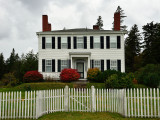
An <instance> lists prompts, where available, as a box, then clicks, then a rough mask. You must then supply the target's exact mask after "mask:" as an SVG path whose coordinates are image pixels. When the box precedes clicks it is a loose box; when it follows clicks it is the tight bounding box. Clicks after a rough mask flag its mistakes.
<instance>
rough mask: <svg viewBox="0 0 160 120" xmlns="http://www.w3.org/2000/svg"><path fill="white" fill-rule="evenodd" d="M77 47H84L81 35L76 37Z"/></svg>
mask: <svg viewBox="0 0 160 120" xmlns="http://www.w3.org/2000/svg"><path fill="white" fill-rule="evenodd" d="M77 48H84V41H83V37H77Z"/></svg>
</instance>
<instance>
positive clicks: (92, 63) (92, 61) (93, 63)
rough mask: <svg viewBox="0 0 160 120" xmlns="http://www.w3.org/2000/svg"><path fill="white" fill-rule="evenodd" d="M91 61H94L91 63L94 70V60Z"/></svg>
mask: <svg viewBox="0 0 160 120" xmlns="http://www.w3.org/2000/svg"><path fill="white" fill-rule="evenodd" d="M91 61H92V62H91V63H92V68H94V60H91Z"/></svg>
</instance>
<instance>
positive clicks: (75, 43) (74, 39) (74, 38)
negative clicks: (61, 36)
mask: <svg viewBox="0 0 160 120" xmlns="http://www.w3.org/2000/svg"><path fill="white" fill-rule="evenodd" d="M73 41H74V42H73V46H74V49H77V37H73Z"/></svg>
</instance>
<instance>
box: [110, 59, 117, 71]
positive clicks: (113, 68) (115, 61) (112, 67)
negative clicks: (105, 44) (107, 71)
mask: <svg viewBox="0 0 160 120" xmlns="http://www.w3.org/2000/svg"><path fill="white" fill-rule="evenodd" d="M111 70H117V60H111Z"/></svg>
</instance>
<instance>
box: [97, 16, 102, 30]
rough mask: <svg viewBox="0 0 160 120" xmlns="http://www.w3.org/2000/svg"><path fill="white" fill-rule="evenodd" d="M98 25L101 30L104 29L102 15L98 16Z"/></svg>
mask: <svg viewBox="0 0 160 120" xmlns="http://www.w3.org/2000/svg"><path fill="white" fill-rule="evenodd" d="M96 25H98V26H99V29H100V30H103V28H102V27H103V20H102V17H101V16H99V17H98V19H97V23H96Z"/></svg>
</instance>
